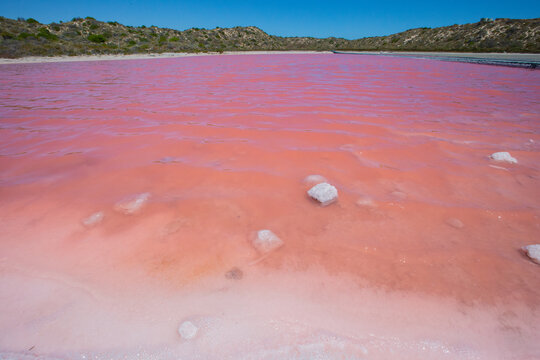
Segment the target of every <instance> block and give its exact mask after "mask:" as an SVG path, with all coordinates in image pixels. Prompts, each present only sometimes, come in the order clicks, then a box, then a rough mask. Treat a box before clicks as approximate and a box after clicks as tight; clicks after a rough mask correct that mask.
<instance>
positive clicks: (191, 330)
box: [178, 321, 199, 340]
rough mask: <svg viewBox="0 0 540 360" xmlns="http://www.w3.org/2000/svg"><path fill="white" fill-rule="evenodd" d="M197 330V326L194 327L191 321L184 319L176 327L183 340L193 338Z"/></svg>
mask: <svg viewBox="0 0 540 360" xmlns="http://www.w3.org/2000/svg"><path fill="white" fill-rule="evenodd" d="M198 331H199V328H198V327H196V326H195V325H194V324H193V323H192V322H191V321H184V322H183V323H182V324H180V326H179V327H178V333H179V334H180V336H181V337H182V339H184V340H190V339H193V338H194V337H195V336H196V335H197V332H198Z"/></svg>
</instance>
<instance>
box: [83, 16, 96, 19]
mask: <svg viewBox="0 0 540 360" xmlns="http://www.w3.org/2000/svg"><path fill="white" fill-rule="evenodd" d="M85 19H86V20H96V19H94V18H93V17H91V16H87V17H85Z"/></svg>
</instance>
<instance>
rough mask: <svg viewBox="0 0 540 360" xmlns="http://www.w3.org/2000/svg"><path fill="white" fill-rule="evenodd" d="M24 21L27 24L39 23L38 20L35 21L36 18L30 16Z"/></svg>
mask: <svg viewBox="0 0 540 360" xmlns="http://www.w3.org/2000/svg"><path fill="white" fill-rule="evenodd" d="M26 22H27V23H29V24H32V25H33V24H39V21H37V20H36V19H32V18H28V19H26Z"/></svg>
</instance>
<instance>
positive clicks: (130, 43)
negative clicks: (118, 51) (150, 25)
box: [127, 40, 137, 46]
mask: <svg viewBox="0 0 540 360" xmlns="http://www.w3.org/2000/svg"><path fill="white" fill-rule="evenodd" d="M136 43H137V42H136V41H135V40H129V41H128V42H127V44H128V46H133V45H135V44H136Z"/></svg>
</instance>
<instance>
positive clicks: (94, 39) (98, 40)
mask: <svg viewBox="0 0 540 360" xmlns="http://www.w3.org/2000/svg"><path fill="white" fill-rule="evenodd" d="M87 39H88V40H90V41H91V42H94V43H104V42H105V41H107V38H106V37H105V36H103V35H98V34H90V35H88V38H87Z"/></svg>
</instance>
